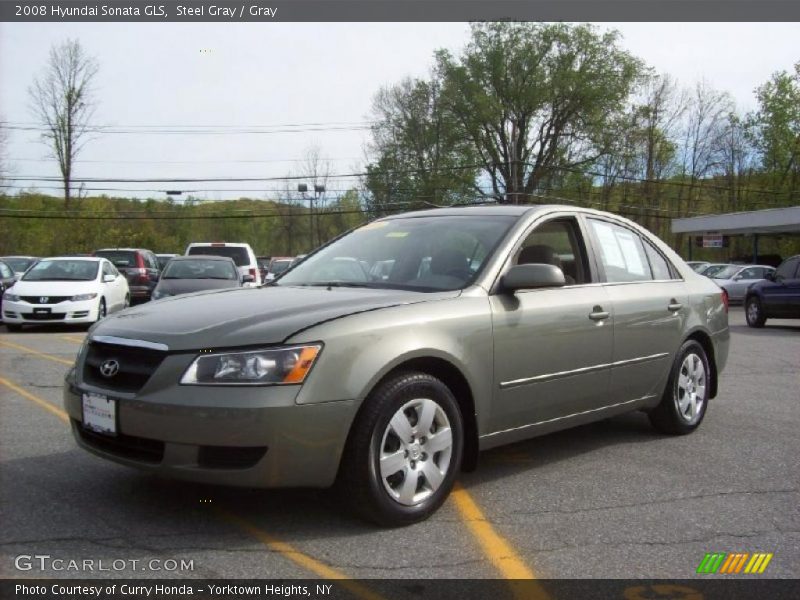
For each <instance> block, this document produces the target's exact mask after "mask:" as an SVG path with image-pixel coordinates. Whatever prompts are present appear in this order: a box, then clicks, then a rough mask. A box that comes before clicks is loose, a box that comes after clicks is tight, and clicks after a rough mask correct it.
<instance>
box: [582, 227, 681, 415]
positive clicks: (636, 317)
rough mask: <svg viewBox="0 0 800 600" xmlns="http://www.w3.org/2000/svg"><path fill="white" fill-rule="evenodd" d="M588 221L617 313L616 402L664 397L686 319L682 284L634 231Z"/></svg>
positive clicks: (613, 376)
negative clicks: (663, 392)
mask: <svg viewBox="0 0 800 600" xmlns="http://www.w3.org/2000/svg"><path fill="white" fill-rule="evenodd" d="M587 221H588V223H589V229H590V230H591V232H592V241H593V244H594V247H595V249H596V251H595V254H596V255H597V257H598V261H599V263H600V264H599V265H598V266H599V268H600V269H601V271H602V275H601V276H602V277H603V279H604V286H603V287H604V288H605V289H606V291H607V293H608V296H609V300H610V303H611V306H612V307H613V311H614V353H613V360H612V362H613V366H612V369H611V399H612V402H613V403H620V402H632V401H634V400H640V399H645V398H650V397H653V396H656V395H660V394H661V391H662V390H663V387H664V385H665V382H666V378H667V376H668V374H669V368H670V366H671V364H672V360H673V358H674V356H675V354H676V352H677V350H678V348H679V346H680V344H681V341H682V335H683V330H684V325H685V322H686V318H687V314H688V307H687V305H688V294H687V293H686V290H685V286H684V283H683V280H682V279H680V278H679V277H678V272H677V270H676V269H675V268H674V267H673V266H672V265H670V263H669V261H668V260H667V259H666V258H665V257H664V256H663V255H662V254H661V252H660V251H658V249H657V248H656V247H655V246H653V245H652V244H650V243H649V242H648V241H646V239H642V237H641V236H640V235H639V233H638V232H637V231H636V230H634V229H632V228H629V227H627V226H626V225H625V224H623V223H619V222H617V221H613V220H610V219H605V218H603V217H594V216H592V217H590V218H587Z"/></svg>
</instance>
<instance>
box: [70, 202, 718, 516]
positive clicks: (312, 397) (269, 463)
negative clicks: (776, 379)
mask: <svg viewBox="0 0 800 600" xmlns="http://www.w3.org/2000/svg"><path fill="white" fill-rule="evenodd" d="M728 344H729V332H728V315H727V308H726V304H725V303H724V302H723V300H722V293H721V290H720V288H719V287H717V286H716V285H715V284H714V283H713V282H712V281H710V280H709V279H707V278H705V277H702V276H700V275H697V274H696V273H695V272H694V271H692V269H691V268H689V267H688V266H687V265H686V264H685V263H684V262H683V261H682V260H681V259H680V257H679V256H678V255H677V254H675V253H674V252H673V251H672V250H671V249H670V248H669V247H668V246H667V245H665V244H664V243H663V242H661V241H660V240H659V239H658V238H656V237H654V236H653V235H652V234H650V233H649V232H647V231H646V230H644V229H642V228H641V227H639V226H637V225H635V224H634V223H632V222H630V221H628V220H626V219H623V218H621V217H617V216H614V215H611V214H608V213H602V212H598V211H592V210H586V209H580V208H574V207H565V206H536V207H530V206H496V207H468V208H450V209H441V210H430V211H424V212H416V213H408V214H403V215H399V216H393V217H388V218H385V219H381V220H378V221H374V222H372V223H370V224H368V225H365V226H363V227H360V228H358V229H355V230H354V231H352V232H350V233H348V234H347V235H344V236H342V237H340V238H338V239H337V240H335V241H333V242H331V243H330V244H328V245H326V246H324V247H322V248H320V249H319V250H317V251H316V252H315V253H313V254H312V255H310V256H308V257H307V258H306V259H305V260H303V261H302V262H301V263H299V264H298V265H296V266H295V267H294V268H292V269H290V270H289V271H287V272H286V273H285V274H283V275H282V276H281V277H280V278H279V279H277V280H276V281H275V282H273V283H272V284H270V285H267V286H263V287H261V288H254V289H237V290H231V291H211V292H203V293H199V294H194V295H189V296H183V297H179V298H175V299H166V300H162V301H160V302H157V303H150V304H145V305H142V306H138V307H135V308H132V309H129V310H126V311H123V312H121V313H118V314H116V315H114V316H112V317H109V318H106V319H104V320H103V321H101V322H100V323H98V324H97V325H96V326H94V327H93V328H92V329H91V330H90V333H89V335H88V336H87V341H86V343H85V344H84V346H83V347H82V348H81V350H80V353H79V355H78V357H77V362H76V364H75V367H74V368H73V369H71V370H70V371H69V373H68V374H67V378H66V384H65V387H64V404H65V406H66V409H67V412H68V413H69V415H70V419H71V421H72V430H73V432H74V434H75V439H76V440H77V442H78V444H79V445H80V446H81V447H83V448H85V449H86V450H89V451H90V452H93V453H94V454H97V455H98V456H101V457H103V458H107V459H110V460H113V461H116V462H118V463H122V464H125V465H129V466H133V467H138V468H140V469H144V470H148V471H151V472H154V473H159V474H163V475H167V476H171V477H177V478H182V479H189V480H195V481H203V482H209V483H218V484H229V485H241V486H256V487H285V486H312V487H325V486H330V485H332V484H334V483H338V484H339V487H340V488H341V489H342V490H343V491H344V495H345V496H346V498H347V499H348V500H349V502H350V503H351V504H352V506H353V507H354V509H355V510H356V511H358V512H359V513H361V514H362V515H364V516H365V517H367V518H369V519H372V520H374V521H377V522H379V523H382V524H391V525H396V524H404V523H412V522H415V521H419V520H421V519H424V518H426V517H427V516H429V515H430V514H432V513H433V512H434V511H435V510H436V509H437V508H438V507H439V506H440V505H441V504H442V502H443V501H444V500H445V498H446V497H447V495H448V493H449V492H450V489H451V488H452V486H453V482H454V479H455V478H456V476H457V474H458V472H459V470H461V469H472V468H474V467H475V466H476V462H477V457H478V453H479V451H480V450H484V449H487V448H493V447H495V446H499V445H502V444H508V443H511V442H516V441H518V440H522V439H525V438H530V437H533V436H537V435H542V434H545V433H548V432H551V431H556V430H559V429H565V428H568V427H572V426H575V425H580V424H583V423H587V422H589V421H594V420H599V419H604V418H607V417H610V416H612V415H616V414H620V413H623V412H626V411H633V410H642V411H646V412H647V413H648V414H649V416H650V419H651V421H652V423H653V425H655V427H656V428H658V429H659V430H660V431H662V432H665V433H669V434H685V433H689V432H691V431H693V430H694V429H696V428H697V427H698V426H699V425H700V423H701V421H702V420H703V417H704V416H705V414H706V411H707V410H708V402H709V400H710V399H711V398H713V397H714V396H715V395H716V393H717V387H718V383H717V382H718V377H719V374H720V372H721V371H722V369H723V367H724V366H725V361H726V358H727V355H728Z"/></svg>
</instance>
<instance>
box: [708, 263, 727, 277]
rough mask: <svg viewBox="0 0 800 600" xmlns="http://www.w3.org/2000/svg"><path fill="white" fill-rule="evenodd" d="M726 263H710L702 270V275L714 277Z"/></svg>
mask: <svg viewBox="0 0 800 600" xmlns="http://www.w3.org/2000/svg"><path fill="white" fill-rule="evenodd" d="M727 266H728V265H711V266H710V267H707V268H706V269H705V270H704V271H702V273H703V275H705V276H706V277H714V275H716V274H717V273H718V272H719V271H721V270H722V269H724V268H726V267H727Z"/></svg>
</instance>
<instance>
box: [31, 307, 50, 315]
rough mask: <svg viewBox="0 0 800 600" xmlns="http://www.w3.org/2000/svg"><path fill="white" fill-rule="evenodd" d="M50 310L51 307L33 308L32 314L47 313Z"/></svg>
mask: <svg viewBox="0 0 800 600" xmlns="http://www.w3.org/2000/svg"><path fill="white" fill-rule="evenodd" d="M51 312H53V311H52V309H51V308H49V307H48V308H34V309H33V314H35V315H49V314H50V313H51Z"/></svg>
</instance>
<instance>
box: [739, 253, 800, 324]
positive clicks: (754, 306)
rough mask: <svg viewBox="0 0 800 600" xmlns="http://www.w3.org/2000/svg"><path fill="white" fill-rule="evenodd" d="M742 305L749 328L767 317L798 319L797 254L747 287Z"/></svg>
mask: <svg viewBox="0 0 800 600" xmlns="http://www.w3.org/2000/svg"><path fill="white" fill-rule="evenodd" d="M744 306H745V316H746V317H747V324H748V325H749V326H750V327H763V326H764V323H766V321H767V319H800V254H798V255H797V256H792V257H791V258H787V259H786V260H785V261H783V262H782V263H781V264H780V266H779V267H778V270H777V271H775V273H774V274H772V275H771V276H769V277H768V279H764V280H762V281H758V282H756V283H754V284H753V285H751V286H750V287H749V288H747V293H746V295H745V300H744Z"/></svg>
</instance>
